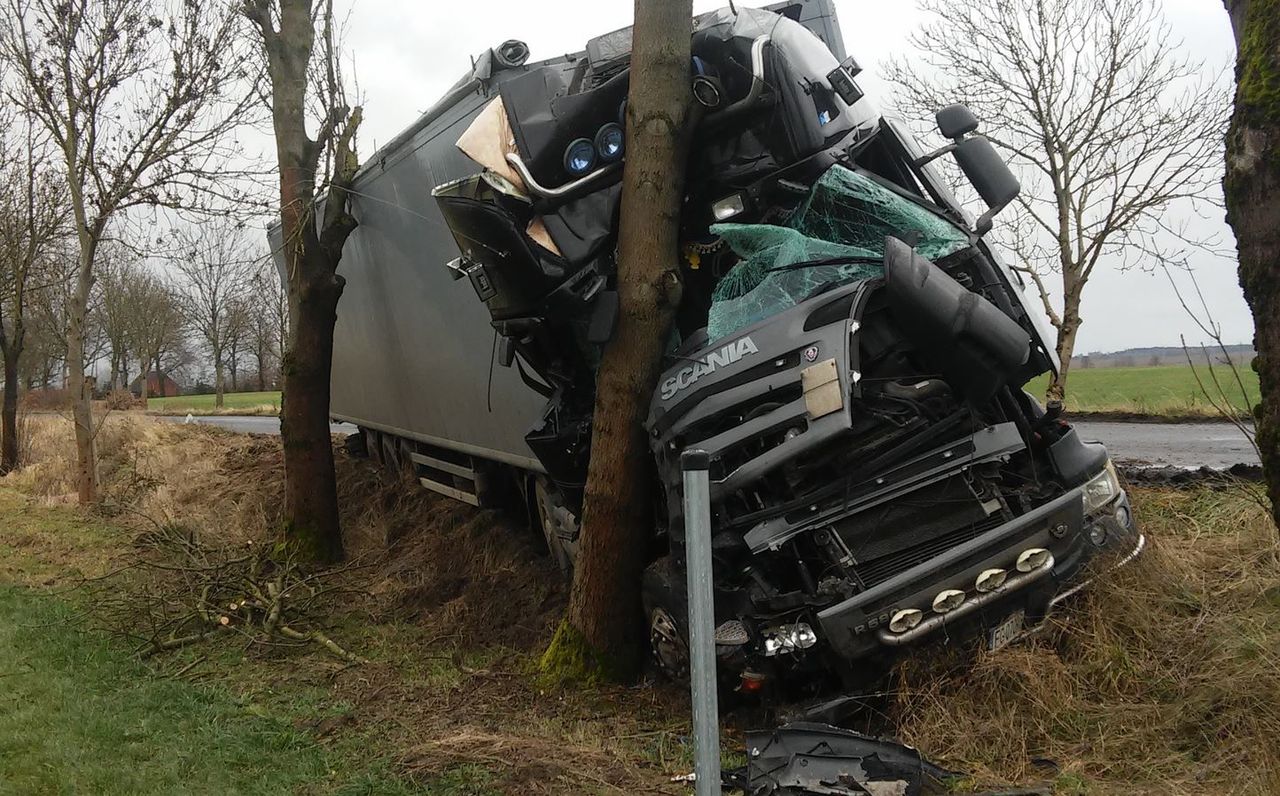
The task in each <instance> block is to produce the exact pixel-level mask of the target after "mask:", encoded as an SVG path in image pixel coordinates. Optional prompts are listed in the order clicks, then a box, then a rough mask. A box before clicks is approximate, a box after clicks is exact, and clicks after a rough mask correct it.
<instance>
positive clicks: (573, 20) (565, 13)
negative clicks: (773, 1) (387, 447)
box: [340, 0, 1253, 353]
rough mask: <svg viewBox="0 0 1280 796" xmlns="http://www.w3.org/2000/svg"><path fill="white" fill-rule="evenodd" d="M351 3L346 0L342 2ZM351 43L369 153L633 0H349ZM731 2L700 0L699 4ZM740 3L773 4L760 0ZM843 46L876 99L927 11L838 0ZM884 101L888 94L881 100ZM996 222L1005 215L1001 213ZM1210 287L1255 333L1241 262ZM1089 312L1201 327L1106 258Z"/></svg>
mask: <svg viewBox="0 0 1280 796" xmlns="http://www.w3.org/2000/svg"><path fill="white" fill-rule="evenodd" d="M340 2H341V0H340ZM346 2H347V4H348V6H354V10H353V12H352V13H351V15H350V17H349V23H348V25H349V29H348V35H347V47H348V50H349V51H350V53H351V56H352V57H353V58H354V62H355V77H356V79H357V82H358V84H359V88H360V91H361V93H362V95H363V98H364V103H365V116H364V118H365V121H364V125H363V127H362V128H361V141H360V148H361V153H362V154H364V155H365V156H368V155H370V154H372V152H373V151H374V150H375V148H376V147H377V146H380V145H381V144H383V143H385V142H387V141H389V140H390V139H391V138H392V137H394V136H395V135H396V134H397V133H399V132H400V131H401V130H403V129H404V128H405V127H407V126H409V125H410V124H411V123H412V122H413V121H414V120H415V119H416V118H417V117H418V115H419V114H420V113H421V112H422V111H424V110H426V109H427V108H428V107H430V106H431V105H432V104H433V103H434V101H435V100H436V99H438V98H439V97H440V96H441V95H442V94H443V93H444V92H445V90H446V89H448V87H449V86H450V85H452V84H453V83H454V82H456V81H457V80H458V78H459V77H461V76H462V74H463V73H465V72H466V71H467V70H468V68H469V65H470V60H469V59H470V57H471V56H474V55H476V54H478V53H480V52H482V51H484V50H485V49H488V48H489V47H493V46H495V45H497V44H498V43H500V42H502V41H503V40H505V39H513V38H514V39H520V40H522V41H524V42H526V43H527V44H528V45H529V48H530V50H531V51H532V59H533V60H538V59H542V58H549V57H552V56H555V55H560V54H563V53H566V52H574V51H577V50H581V49H582V47H583V46H584V44H585V43H586V40H587V39H588V38H591V37H592V36H595V35H598V34H600V33H605V32H608V31H611V30H614V29H617V28H620V27H625V26H627V25H629V24H630V23H631V14H632V3H631V0H594V2H590V3H587V2H582V0H470V2H467V3H448V4H446V3H439V2H405V1H404V0H346ZM724 4H725V2H724V0H719V1H718V0H695V2H694V10H695V11H696V12H701V11H707V10H710V9H713V8H716V7H717V6H720V5H724ZM741 4H742V5H764V2H762V0H751V2H745V3H741ZM835 4H836V7H837V10H838V12H839V15H840V25H841V28H842V29H843V32H844V37H845V47H846V48H847V49H848V51H849V53H850V54H852V55H854V56H856V57H857V58H858V60H859V61H860V62H861V63H862V64H863V67H864V69H865V70H866V71H865V72H864V74H863V76H862V77H861V78H860V79H859V82H860V83H861V84H862V85H863V87H864V88H865V89H867V91H868V93H869V94H870V95H871V96H872V97H873V98H883V97H884V96H885V94H886V92H887V91H888V90H889V89H888V87H887V86H885V84H884V83H883V81H882V80H880V78H879V74H878V72H879V71H880V65H881V64H883V63H884V61H885V60H886V59H887V58H888V57H890V56H892V55H898V54H907V53H909V51H910V48H909V46H908V44H907V36H908V34H909V33H910V32H911V30H912V29H913V28H915V27H916V26H917V25H919V24H920V22H921V21H923V19H924V15H923V14H922V13H921V12H920V11H918V10H917V9H916V6H915V3H914V2H913V1H912V0H894V2H870V0H835ZM1163 5H1164V8H1165V14H1166V16H1167V18H1168V20H1169V22H1170V24H1171V25H1172V26H1173V28H1174V32H1175V34H1176V35H1177V36H1178V37H1180V38H1182V39H1183V40H1184V42H1185V46H1186V47H1187V48H1188V50H1189V51H1190V52H1191V54H1192V55H1193V56H1194V57H1195V58H1197V59H1201V60H1204V61H1205V62H1206V63H1207V68H1208V69H1211V70H1213V71H1215V72H1217V71H1219V70H1222V69H1223V68H1224V67H1227V66H1228V65H1229V64H1230V63H1231V61H1232V58H1233V56H1234V45H1233V42H1232V37H1231V28H1230V24H1229V22H1228V20H1227V15H1226V12H1225V11H1224V10H1223V7H1222V2H1221V0H1163ZM880 104H884V103H883V102H881V103H880ZM1221 215H1222V214H1221V212H1220V211H1217V210H1213V211H1212V213H1211V217H1210V218H1208V219H1205V220H1203V221H1200V220H1198V219H1197V220H1196V225H1197V226H1196V228H1197V230H1198V231H1199V232H1201V233H1202V234H1203V233H1209V234H1216V235H1217V236H1219V238H1220V239H1221V241H1222V242H1223V244H1224V245H1225V246H1226V247H1227V248H1228V249H1229V250H1231V251H1234V241H1233V239H1232V237H1231V230H1230V228H1229V227H1228V226H1227V225H1226V223H1225V222H1224V221H1223V220H1222V218H1221ZM997 223H998V222H997ZM1197 272H1198V277H1197V278H1198V281H1199V284H1200V288H1201V290H1202V291H1203V292H1204V294H1205V296H1206V299H1207V301H1208V303H1209V305H1210V307H1211V309H1212V311H1213V314H1214V316H1215V318H1216V319H1217V321H1218V322H1219V323H1220V324H1221V325H1222V327H1223V330H1224V336H1225V337H1226V339H1227V341H1228V342H1232V343H1235V342H1249V341H1250V340H1251V339H1252V336H1253V324H1252V320H1251V318H1250V316H1249V311H1248V308H1247V307H1246V305H1245V303H1244V299H1243V298H1242V297H1241V295H1240V288H1239V286H1238V284H1237V282H1236V274H1235V263H1234V262H1233V261H1226V260H1222V259H1216V258H1212V257H1207V256H1206V257H1204V258H1201V260H1200V261H1199V262H1198V263H1197ZM1083 315H1084V318H1085V322H1084V325H1083V327H1082V328H1081V331H1080V338H1079V342H1078V345H1077V351H1078V352H1080V353H1084V352H1088V351H1114V350H1117V349H1122V348H1130V347H1135V346H1148V345H1177V344H1178V336H1179V334H1182V333H1185V334H1187V336H1188V339H1189V340H1190V341H1199V340H1200V338H1201V337H1202V335H1201V334H1200V333H1199V332H1198V330H1196V329H1195V327H1194V325H1193V324H1192V323H1191V321H1190V320H1189V319H1187V318H1186V316H1185V314H1184V313H1183V311H1182V309H1181V308H1180V307H1179V306H1178V303H1177V300H1176V298H1175V296H1174V293H1173V290H1172V289H1171V288H1170V286H1169V284H1168V282H1167V280H1166V278H1165V276H1164V275H1163V274H1159V273H1156V274H1147V273H1142V272H1140V271H1129V272H1125V273H1120V272H1117V271H1115V270H1114V269H1105V268H1102V267H1101V265H1100V266H1099V270H1098V271H1097V272H1095V276H1094V277H1093V279H1092V280H1091V282H1090V283H1089V287H1088V289H1087V291H1086V293H1085V296H1084V308H1083Z"/></svg>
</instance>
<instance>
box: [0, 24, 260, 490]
mask: <svg viewBox="0 0 1280 796" xmlns="http://www.w3.org/2000/svg"><path fill="white" fill-rule="evenodd" d="M4 7H5V11H6V16H7V17H8V20H7V25H6V29H5V31H4V34H3V37H2V38H0V57H2V58H3V59H4V60H5V61H6V62H7V63H8V64H9V65H10V66H11V68H12V70H13V72H14V73H15V74H14V83H15V85H14V86H13V87H12V90H10V91H9V92H8V98H9V100H10V101H11V102H13V103H15V104H17V105H18V106H19V107H21V108H22V110H23V111H24V112H26V113H27V114H28V115H29V116H30V117H31V118H33V119H34V120H36V122H37V123H38V124H39V125H40V126H41V127H43V128H44V130H45V131H46V132H47V133H48V135H49V137H50V139H51V141H52V142H53V145H54V146H55V147H56V149H57V150H58V152H59V154H60V155H61V160H62V166H63V171H64V175H63V176H64V177H65V181H66V189H67V199H68V202H69V204H70V206H71V211H72V216H73V218H74V221H75V231H76V236H77V243H78V249H79V252H78V254H79V258H78V268H77V274H76V285H75V290H74V292H73V293H72V296H71V299H72V300H71V302H70V304H69V313H68V314H69V324H68V336H67V337H68V339H67V344H68V360H69V361H70V362H71V363H72V367H71V368H70V372H69V377H70V378H69V383H68V387H69V388H70V391H71V393H72V396H73V415H74V418H75V427H76V448H77V461H78V481H79V494H80V501H81V502H82V503H90V502H92V501H94V500H95V499H96V496H97V491H98V490H97V486H98V477H97V457H96V452H95V450H94V447H95V446H94V437H95V429H94V427H93V414H92V410H91V406H90V398H91V397H92V396H91V394H90V390H89V389H88V388H87V386H86V385H87V382H86V380H85V375H84V371H83V368H82V367H80V365H79V364H78V363H81V362H83V361H84V359H85V356H84V354H85V341H86V334H85V331H86V321H87V316H88V308H89V298H90V292H91V290H92V288H93V281H94V277H95V273H96V265H97V263H98V249H99V246H100V244H101V243H102V241H103V239H104V238H105V237H106V235H107V234H108V232H109V230H110V228H111V226H112V224H113V222H118V221H119V220H120V217H121V216H122V214H124V213H126V212H128V211H129V210H130V209H131V208H136V207H151V208H155V207H170V208H180V207H188V206H190V205H191V203H192V202H193V201H194V197H196V196H209V195H211V194H214V195H216V194H225V193H226V192H227V188H228V186H229V185H232V184H233V181H232V180H230V179H229V178H227V177H226V175H225V164H226V163H227V161H228V159H229V158H230V157H231V156H232V155H234V154H236V152H235V146H234V142H233V141H232V139H231V136H230V133H231V132H232V131H233V130H234V129H235V128H236V127H237V126H238V125H239V124H241V123H242V122H243V121H244V120H245V119H246V117H247V116H248V114H249V113H251V112H252V111H253V110H255V104H254V102H253V101H252V99H251V97H250V92H249V91H248V90H247V88H246V83H247V82H248V81H249V79H250V77H251V76H250V74H249V70H250V69H251V66H252V64H253V63H254V62H253V61H252V60H251V59H249V58H248V57H247V56H246V52H245V51H246V48H245V47H243V42H244V36H243V35H242V32H241V27H242V18H241V17H240V16H239V15H238V14H237V13H236V9H235V8H234V7H233V6H231V5H229V4H228V3H226V2H223V1H222V0H184V2H181V3H176V2H167V1H166V0H4ZM219 172H223V173H219ZM237 198H238V197H237Z"/></svg>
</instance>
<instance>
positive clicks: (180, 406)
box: [147, 391, 280, 414]
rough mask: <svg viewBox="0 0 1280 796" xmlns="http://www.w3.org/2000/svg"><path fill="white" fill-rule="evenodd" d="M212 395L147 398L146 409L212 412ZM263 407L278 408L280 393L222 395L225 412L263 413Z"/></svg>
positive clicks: (213, 397) (175, 412) (154, 410)
mask: <svg viewBox="0 0 1280 796" xmlns="http://www.w3.org/2000/svg"><path fill="white" fill-rule="evenodd" d="M214 400H215V396H213V395H179V396H175V397H173V398H148V399H147V409H148V410H150V411H153V412H163V413H166V414H186V413H188V412H195V413H200V412H212V411H213V410H214ZM264 407H274V408H275V409H276V410H277V411H279V408H280V392H279V391H275V392H235V393H231V392H229V393H226V394H225V395H223V408H224V409H226V410H236V409H240V410H246V409H253V410H259V412H258V413H260V414H262V413H265V409H264Z"/></svg>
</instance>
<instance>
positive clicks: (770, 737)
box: [724, 722, 954, 796]
mask: <svg viewBox="0 0 1280 796" xmlns="http://www.w3.org/2000/svg"><path fill="white" fill-rule="evenodd" d="M952 776H954V775H953V774H952V773H951V772H949V771H946V770H945V769H942V768H940V767H938V766H936V765H934V764H932V763H930V762H929V761H927V760H925V759H924V758H923V757H922V756H921V755H920V753H919V752H918V751H916V750H915V749H912V748H911V747H909V746H905V745H903V744H900V743H897V742H895V741H887V740H882V739H879V738H872V737H870V736H866V735H862V734H860V733H856V732H853V731H852V730H844V729H841V728H839V727H832V726H831V725H828V724H812V723H807V722H796V723H792V724H785V725H783V726H781V727H778V728H777V729H774V730H760V731H756V732H750V733H748V734H747V765H746V767H745V768H741V769H738V770H736V771H731V772H726V773H725V776H724V785H725V786H726V787H728V788H735V789H738V790H741V791H742V792H743V793H744V794H746V796H808V795H809V794H821V795H822V796H923V795H924V794H930V793H940V792H945V785H944V780H946V779H947V778H948V777H952Z"/></svg>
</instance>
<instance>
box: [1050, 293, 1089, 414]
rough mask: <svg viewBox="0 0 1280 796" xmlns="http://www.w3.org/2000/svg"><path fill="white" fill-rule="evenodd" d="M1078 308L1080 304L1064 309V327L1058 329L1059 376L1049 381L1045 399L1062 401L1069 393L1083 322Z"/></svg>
mask: <svg viewBox="0 0 1280 796" xmlns="http://www.w3.org/2000/svg"><path fill="white" fill-rule="evenodd" d="M1078 307H1079V303H1077V304H1075V305H1074V306H1068V307H1065V308H1064V309H1063V313H1062V325H1061V326H1059V327H1058V341H1057V346H1056V350H1057V352H1058V361H1059V362H1060V363H1061V364H1060V365H1059V367H1058V373H1057V375H1055V376H1054V377H1053V379H1051V380H1050V381H1049V388H1048V390H1046V391H1045V397H1046V398H1048V399H1050V400H1057V401H1061V400H1062V399H1063V396H1065V395H1066V392H1067V376H1069V375H1070V373H1071V357H1073V356H1074V355H1075V351H1076V336H1077V335H1078V334H1079V333H1080V323H1081V320H1080V313H1079V312H1078Z"/></svg>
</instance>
